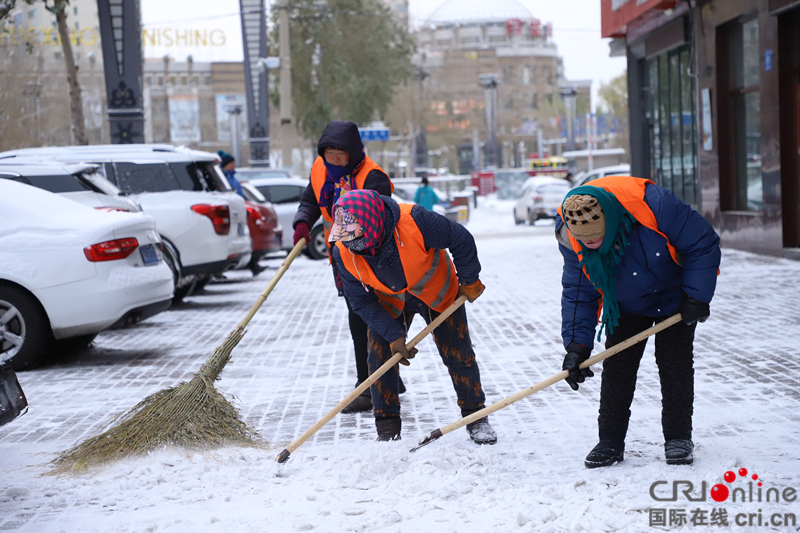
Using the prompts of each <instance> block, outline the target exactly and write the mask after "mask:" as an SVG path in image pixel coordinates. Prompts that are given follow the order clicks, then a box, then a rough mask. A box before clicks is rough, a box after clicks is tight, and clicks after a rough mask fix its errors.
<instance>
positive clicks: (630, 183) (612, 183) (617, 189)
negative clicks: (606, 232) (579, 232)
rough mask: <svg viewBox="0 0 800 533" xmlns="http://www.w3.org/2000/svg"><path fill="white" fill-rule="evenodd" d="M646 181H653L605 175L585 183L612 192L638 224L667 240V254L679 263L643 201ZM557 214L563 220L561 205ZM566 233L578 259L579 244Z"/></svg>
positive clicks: (654, 217)
mask: <svg viewBox="0 0 800 533" xmlns="http://www.w3.org/2000/svg"><path fill="white" fill-rule="evenodd" d="M648 183H653V182H652V181H651V180H648V179H645V178H634V177H632V176H606V177H605V178H600V179H596V180H594V181H592V182H590V183H587V184H586V186H588V187H600V188H602V189H605V190H606V191H607V192H610V193H611V194H613V195H614V197H615V198H616V199H617V200H618V201H619V203H620V204H622V207H624V208H625V209H627V210H628V212H629V213H630V214H631V215H633V218H635V219H636V221H637V222H639V224H641V225H642V226H644V227H646V228H648V229H651V230H653V231H655V232H656V233H658V234H659V235H661V236H662V237H664V238H665V239H666V240H667V250H669V255H670V256H672V260H673V261H675V262H676V263H678V264H680V263H681V261H680V260H679V259H678V250H676V249H675V247H674V246H672V244H670V242H669V239H668V238H667V236H666V235H664V234H663V233H662V232H661V231H659V229H658V224H656V216H655V215H654V214H653V210H652V209H650V206H648V205H647V203H646V202H645V201H644V189H645V187H647V184H648ZM558 215H559V216H560V217H561V220H562V221H563V220H564V216H563V215H562V214H561V206H558ZM567 229H569V228H567ZM568 234H569V242H570V244H572V249H573V250H574V251H575V253H576V254H578V259H579V260H580V259H581V258H582V254H581V252H580V251H581V245H580V243H579V242H578V239H576V238H575V237H573V236H572V232H571V231H570V232H568ZM585 271H586V270H585V269H584V272H585Z"/></svg>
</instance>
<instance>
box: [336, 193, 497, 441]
mask: <svg viewBox="0 0 800 533" xmlns="http://www.w3.org/2000/svg"><path fill="white" fill-rule="evenodd" d="M334 210H335V219H334V224H333V229H332V230H331V236H330V239H331V241H333V242H336V247H335V248H334V249H333V257H334V261H335V262H336V265H337V267H338V269H339V273H340V275H341V278H342V284H343V286H344V292H345V295H346V296H347V298H348V300H349V301H350V304H351V305H352V306H353V310H354V311H355V312H356V313H358V314H359V315H360V316H361V317H362V318H363V319H364V321H365V322H366V323H367V326H368V337H369V356H368V362H369V371H370V373H373V372H375V370H377V369H378V368H380V367H381V366H382V365H383V364H384V363H385V362H386V361H388V360H389V359H391V358H392V356H393V355H394V354H395V353H400V354H402V355H403V357H404V359H403V360H402V362H403V363H404V364H409V363H408V359H411V358H413V357H414V355H415V354H416V352H417V349H416V348H413V349H412V350H410V351H409V350H408V349H407V348H406V337H407V336H408V328H409V326H410V325H411V321H412V320H413V318H414V315H415V314H419V315H421V316H422V317H423V319H424V320H425V322H426V323H428V324H430V323H431V321H432V320H434V319H435V318H436V317H437V316H438V315H439V313H441V312H442V311H444V310H445V309H447V308H448V307H449V306H450V305H451V304H452V303H453V302H454V301H455V299H456V297H457V296H458V295H459V294H464V295H466V296H467V299H468V300H469V301H470V302H473V301H475V299H476V298H478V296H480V295H481V293H482V292H483V289H484V287H483V284H482V283H481V281H480V279H478V274H479V273H480V269H481V265H480V262H479V261H478V251H477V249H476V247H475V240H474V239H473V238H472V235H471V234H470V233H469V232H468V231H467V230H466V229H465V228H464V227H463V226H461V225H460V224H457V223H455V222H453V221H451V220H448V219H447V218H445V217H443V216H441V215H439V214H437V213H435V212H433V211H428V210H426V209H425V208H423V207H422V206H419V205H412V204H398V203H397V202H395V201H394V200H392V199H391V198H389V197H387V196H381V195H380V194H378V193H377V192H376V191H370V190H355V191H350V192H348V193H345V194H344V195H342V197H341V198H339V201H338V202H336V205H335V207H334ZM447 250H449V251H450V253H451V254H452V256H453V259H452V261H451V260H450V257H449V256H448V254H447ZM433 338H434V341H435V342H436V347H437V348H438V350H439V355H440V356H441V357H442V361H443V362H444V364H445V366H447V369H448V371H449V373H450V378H451V380H452V382H453V388H454V389H455V391H456V396H457V397H458V405H459V407H460V408H461V414H462V416H468V415H470V414H472V413H474V412H476V411H478V410H480V409H483V407H484V402H485V396H484V393H483V388H482V387H481V378H480V371H479V370H478V363H477V362H476V361H475V352H474V351H473V349H472V342H471V340H470V336H469V327H468V326H467V312H466V310H465V308H464V307H463V306H461V307H459V308H458V309H457V310H456V311H455V312H454V313H453V314H452V315H450V317H448V318H447V320H445V321H444V322H443V323H442V324H441V325H439V327H437V328H436V329H434V330H433ZM397 378H398V373H397V367H396V366H395V368H393V369H390V370H389V371H388V372H386V373H385V374H384V375H383V376H381V377H380V378H379V379H378V380H377V381H376V382H375V383H374V384H373V385H372V387H371V389H372V404H373V413H374V415H375V426H376V429H377V431H378V440H379V441H391V440H399V439H400V433H401V429H402V421H401V419H400V399H399V397H398V379H397ZM467 432H468V433H469V436H470V438H471V439H472V440H473V441H475V442H476V443H478V444H494V443H495V442H497V434H496V433H495V431H494V429H493V428H492V426H491V425H490V424H489V420H488V417H486V418H481V419H479V420H476V421H475V422H472V423H471V424H468V425H467Z"/></svg>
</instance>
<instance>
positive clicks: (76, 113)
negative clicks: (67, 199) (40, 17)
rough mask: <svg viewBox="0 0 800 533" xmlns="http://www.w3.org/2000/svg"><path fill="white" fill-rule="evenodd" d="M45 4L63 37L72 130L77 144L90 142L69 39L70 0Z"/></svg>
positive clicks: (76, 66) (58, 0)
mask: <svg viewBox="0 0 800 533" xmlns="http://www.w3.org/2000/svg"><path fill="white" fill-rule="evenodd" d="M44 5H45V7H46V8H47V10H48V11H49V12H51V13H52V14H54V15H55V16H56V25H57V26H58V35H59V36H60V37H61V49H62V50H63V51H64V63H65V65H66V67H67V85H68V87H69V112H70V115H71V116H72V132H73V134H74V137H75V139H74V140H75V144H89V141H88V140H87V138H86V121H85V120H84V117H83V98H82V95H81V84H80V82H79V81H78V65H77V63H75V56H74V55H73V54H72V42H71V41H70V40H69V28H68V27H67V6H68V5H69V0H53V5H52V6H51V5H49V4H48V3H47V0H44Z"/></svg>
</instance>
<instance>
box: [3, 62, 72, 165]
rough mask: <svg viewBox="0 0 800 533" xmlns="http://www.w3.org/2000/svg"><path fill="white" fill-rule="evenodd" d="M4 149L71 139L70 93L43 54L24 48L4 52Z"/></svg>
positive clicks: (58, 142)
mask: <svg viewBox="0 0 800 533" xmlns="http://www.w3.org/2000/svg"><path fill="white" fill-rule="evenodd" d="M0 71H2V72H3V75H2V76H0V94H2V95H4V97H3V98H0V151H4V150H13V149H15V148H27V147H31V146H45V145H54V144H66V143H69V142H70V116H69V112H68V111H67V109H68V103H67V95H66V94H65V93H64V92H63V90H60V89H61V88H60V87H59V86H58V84H57V83H55V78H58V79H60V78H61V76H62V75H63V74H61V72H60V71H59V72H58V73H56V72H52V71H50V70H44V69H43V65H42V62H41V57H37V56H34V55H32V54H30V53H27V52H25V50H24V49H23V48H21V47H19V48H14V49H9V50H3V54H2V55H0Z"/></svg>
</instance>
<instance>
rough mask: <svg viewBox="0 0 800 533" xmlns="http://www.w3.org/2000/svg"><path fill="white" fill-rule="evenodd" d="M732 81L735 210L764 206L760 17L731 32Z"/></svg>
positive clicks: (730, 87)
mask: <svg viewBox="0 0 800 533" xmlns="http://www.w3.org/2000/svg"><path fill="white" fill-rule="evenodd" d="M729 39H730V44H729V47H730V48H729V50H730V54H729V59H730V82H729V83H730V85H729V91H728V94H727V95H725V96H726V97H727V99H728V105H729V109H730V116H731V122H732V124H731V125H732V129H731V131H730V135H732V143H731V147H732V148H733V153H732V155H733V161H732V163H733V165H732V166H733V168H732V170H733V176H734V183H733V188H734V194H733V205H732V206H731V207H732V208H733V209H735V210H750V211H752V210H760V209H761V206H762V203H763V199H762V196H763V195H762V188H761V90H760V85H759V84H760V81H759V80H760V78H759V64H760V63H759V52H758V50H759V48H758V19H757V18H756V19H753V20H750V21H748V22H745V23H744V24H736V25H734V26H733V27H732V28H731V29H730V33H729Z"/></svg>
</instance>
